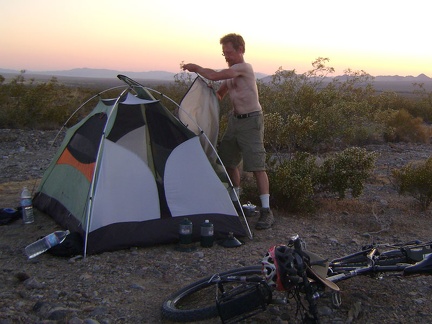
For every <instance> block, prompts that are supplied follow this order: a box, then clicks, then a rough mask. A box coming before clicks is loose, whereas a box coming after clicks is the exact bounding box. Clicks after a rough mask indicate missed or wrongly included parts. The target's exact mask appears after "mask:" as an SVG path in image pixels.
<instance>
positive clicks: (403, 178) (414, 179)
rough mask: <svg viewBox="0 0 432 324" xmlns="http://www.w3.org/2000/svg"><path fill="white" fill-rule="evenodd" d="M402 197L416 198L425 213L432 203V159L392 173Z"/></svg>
mask: <svg viewBox="0 0 432 324" xmlns="http://www.w3.org/2000/svg"><path fill="white" fill-rule="evenodd" d="M392 174H393V176H394V178H395V179H396V187H397V188H398V192H399V194H401V195H408V196H412V197H413V198H415V199H416V200H417V201H418V202H419V203H420V206H421V209H422V210H423V211H425V210H426V209H427V208H428V207H429V205H430V204H431V202H432V158H429V159H427V160H426V161H422V162H418V163H409V164H407V165H406V166H404V167H402V168H401V169H396V170H393V172H392Z"/></svg>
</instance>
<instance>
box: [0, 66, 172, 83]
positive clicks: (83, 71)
mask: <svg viewBox="0 0 432 324" xmlns="http://www.w3.org/2000/svg"><path fill="white" fill-rule="evenodd" d="M0 73H20V71H13V70H6V69H1V68H0ZM26 74H32V75H49V76H67V77H76V78H115V77H117V75H118V74H124V75H127V76H128V77H130V78H132V79H134V78H135V79H156V80H163V81H173V80H174V75H175V73H170V72H165V71H148V72H130V71H115V70H108V69H89V68H79V69H72V70H59V71H30V70H26Z"/></svg>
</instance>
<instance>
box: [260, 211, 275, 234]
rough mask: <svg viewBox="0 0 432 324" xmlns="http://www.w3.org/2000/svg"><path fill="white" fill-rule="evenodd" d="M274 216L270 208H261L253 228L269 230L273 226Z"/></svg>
mask: <svg viewBox="0 0 432 324" xmlns="http://www.w3.org/2000/svg"><path fill="white" fill-rule="evenodd" d="M274 222H275V220H274V216H273V212H272V211H271V210H270V208H261V210H260V218H259V219H258V222H257V223H256V225H255V228H256V229H258V230H261V229H267V228H270V227H271V226H272V225H273V224H274Z"/></svg>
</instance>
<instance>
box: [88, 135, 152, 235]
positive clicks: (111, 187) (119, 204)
mask: <svg viewBox="0 0 432 324" xmlns="http://www.w3.org/2000/svg"><path fill="white" fill-rule="evenodd" d="M103 145H104V146H103V154H102V155H101V156H102V161H101V164H100V171H99V175H98V178H97V185H96V190H95V195H94V199H93V208H92V212H91V213H92V216H91V220H90V231H93V230H96V229H98V228H100V227H103V226H106V225H109V224H113V223H121V222H134V221H136V222H142V221H146V220H151V219H159V218H160V208H159V204H158V203H157V202H158V201H159V195H158V190H157V186H156V182H155V178H154V176H153V174H152V173H151V171H150V169H149V168H148V166H147V164H146V163H145V162H144V161H143V160H142V159H141V158H139V157H138V156H137V155H136V154H135V153H132V152H131V151H129V150H127V149H125V148H123V147H122V146H119V145H117V144H116V143H113V142H111V141H109V140H106V139H105V140H104V143H103ZM155 202H156V203H155Z"/></svg>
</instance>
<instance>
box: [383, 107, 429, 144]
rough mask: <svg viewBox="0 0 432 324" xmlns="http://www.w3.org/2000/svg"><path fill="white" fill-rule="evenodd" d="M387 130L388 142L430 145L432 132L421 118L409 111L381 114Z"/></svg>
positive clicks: (389, 111)
mask: <svg viewBox="0 0 432 324" xmlns="http://www.w3.org/2000/svg"><path fill="white" fill-rule="evenodd" d="M381 119H382V120H383V122H384V124H385V126H386V128H385V132H384V138H385V140H386V141H388V142H416V143H429V138H430V130H429V128H428V126H427V125H425V123H424V122H423V119H422V118H420V117H413V116H412V115H411V114H410V113H409V112H408V111H406V110H404V109H402V110H397V111H395V110H388V111H386V112H383V113H381Z"/></svg>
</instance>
